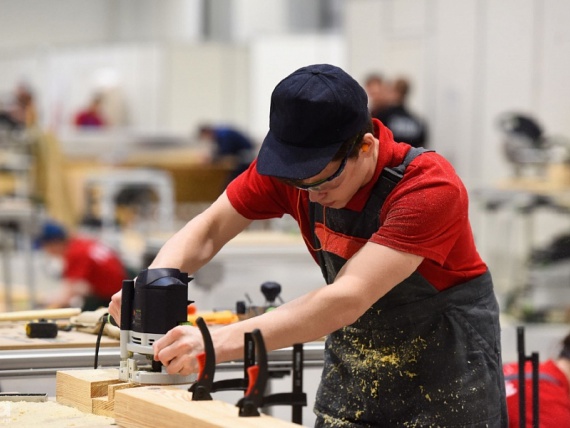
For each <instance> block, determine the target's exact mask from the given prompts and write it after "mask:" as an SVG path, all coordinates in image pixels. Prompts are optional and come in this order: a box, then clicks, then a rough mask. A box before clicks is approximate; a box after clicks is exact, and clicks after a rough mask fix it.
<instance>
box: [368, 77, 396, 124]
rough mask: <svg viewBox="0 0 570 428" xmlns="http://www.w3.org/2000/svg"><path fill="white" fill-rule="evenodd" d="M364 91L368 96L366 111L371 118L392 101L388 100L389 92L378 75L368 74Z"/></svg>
mask: <svg viewBox="0 0 570 428" xmlns="http://www.w3.org/2000/svg"><path fill="white" fill-rule="evenodd" d="M364 89H365V90H366V94H367V95H368V110H370V114H372V117H376V115H377V114H378V113H379V112H380V111H382V110H384V109H385V108H387V107H389V106H390V105H391V103H392V102H393V100H391V99H390V96H391V91H389V90H388V88H387V83H386V82H385V81H384V79H383V78H382V75H380V74H376V73H373V74H369V75H368V76H367V77H366V80H365V82H364Z"/></svg>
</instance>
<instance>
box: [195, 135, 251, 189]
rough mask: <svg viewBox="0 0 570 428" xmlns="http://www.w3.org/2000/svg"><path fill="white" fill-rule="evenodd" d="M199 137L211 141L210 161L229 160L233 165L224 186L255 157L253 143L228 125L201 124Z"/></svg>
mask: <svg viewBox="0 0 570 428" xmlns="http://www.w3.org/2000/svg"><path fill="white" fill-rule="evenodd" d="M199 138H200V139H202V140H206V141H209V142H210V143H213V145H214V146H213V148H212V155H211V157H210V159H209V161H211V162H214V163H215V162H220V161H230V162H231V163H232V164H233V165H234V167H233V169H232V171H231V172H230V174H229V175H228V177H227V179H226V183H225V184H224V188H225V187H226V185H227V184H228V183H230V182H231V181H232V180H233V179H234V178H236V177H237V176H238V175H240V174H241V173H242V172H244V171H245V170H246V169H247V168H248V167H249V165H250V164H251V161H252V160H253V158H254V157H255V155H254V144H253V142H252V141H251V139H250V138H248V137H246V136H245V135H244V134H243V133H242V132H240V131H238V130H236V129H234V128H231V127H228V126H211V125H202V126H200V129H199Z"/></svg>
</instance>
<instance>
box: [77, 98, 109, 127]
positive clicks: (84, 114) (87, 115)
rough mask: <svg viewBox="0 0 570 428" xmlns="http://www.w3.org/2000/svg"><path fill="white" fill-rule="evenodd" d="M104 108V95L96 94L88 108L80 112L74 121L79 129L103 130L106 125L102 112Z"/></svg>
mask: <svg viewBox="0 0 570 428" xmlns="http://www.w3.org/2000/svg"><path fill="white" fill-rule="evenodd" d="M102 106H103V95H102V94H99V93H96V94H94V95H93V96H92V98H91V101H90V102H89V104H88V105H87V107H86V108H85V109H83V110H80V111H79V112H78V113H77V114H76V115H75V118H74V120H73V122H74V124H75V126H77V127H78V128H101V127H104V126H105V125H106V123H105V119H104V118H103V114H102V112H101V108H102Z"/></svg>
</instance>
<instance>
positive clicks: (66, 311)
mask: <svg viewBox="0 0 570 428" xmlns="http://www.w3.org/2000/svg"><path fill="white" fill-rule="evenodd" d="M80 313H81V309H80V308H60V309H37V310H33V311H15V312H5V313H3V314H0V321H31V320H37V319H40V318H44V319H63V318H67V319H69V318H71V317H73V316H76V315H79V314H80Z"/></svg>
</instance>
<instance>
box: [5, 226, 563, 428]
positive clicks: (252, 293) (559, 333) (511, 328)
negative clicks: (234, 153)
mask: <svg viewBox="0 0 570 428" xmlns="http://www.w3.org/2000/svg"><path fill="white" fill-rule="evenodd" d="M262 228H263V227H261V226H260V227H259V229H262ZM113 239H117V236H115V237H114V238H113ZM118 239H119V241H121V240H123V241H125V242H126V244H125V242H123V245H125V246H126V248H127V249H128V247H129V246H131V250H132V251H133V252H132V254H131V257H132V263H136V260H140V258H141V257H142V253H141V251H142V250H141V246H140V242H138V241H137V239H138V238H137V237H136V236H135V235H130V234H128V233H127V234H125V235H124V236H120V237H119V238H118ZM116 242H118V241H116ZM142 248H144V246H143V247H142ZM6 257H7V258H8V262H7V263H0V283H2V282H3V281H4V279H5V276H4V274H5V269H6V268H7V267H8V268H9V269H10V277H11V281H12V284H13V286H12V294H13V300H14V302H13V306H12V309H13V310H25V309H29V300H28V299H27V296H28V285H27V283H26V281H27V280H28V279H29V271H30V270H31V271H32V272H33V278H34V283H35V285H34V289H35V291H34V292H35V293H36V299H37V301H38V303H39V302H41V300H42V298H43V297H44V296H47V295H49V294H50V293H52V292H54V291H56V290H57V288H58V286H59V283H58V280H57V277H56V276H55V274H54V272H55V268H54V266H53V265H51V264H50V261H49V260H48V259H47V258H46V257H45V255H43V254H42V253H41V252H38V251H34V253H33V259H32V266H29V261H28V259H27V258H26V255H25V253H24V252H23V251H21V250H18V249H16V250H15V251H11V252H10V253H8V254H7V255H6ZM292 273H293V275H292ZM268 280H271V281H277V282H280V283H281V284H282V287H283V293H282V296H283V298H284V300H290V299H293V298H295V297H296V296H298V295H300V294H303V293H304V292H306V291H307V290H308V289H310V288H312V287H318V286H320V285H321V276H320V271H319V269H318V267H317V266H316V265H315V264H314V262H313V261H312V259H311V258H310V256H309V255H308V253H307V252H306V250H305V248H304V245H302V243H301V244H300V245H299V246H295V247H292V248H289V249H288V250H287V252H285V253H282V252H280V248H279V247H277V248H275V249H273V250H272V251H268V250H267V247H264V248H259V249H258V250H255V248H253V249H252V248H251V247H248V249H247V251H242V250H241V249H240V248H239V247H236V248H233V249H230V250H228V251H227V252H225V253H221V254H220V257H217V258H215V259H214V260H213V261H212V263H211V265H210V267H209V268H208V269H204V271H203V272H200V273H199V274H198V275H196V279H195V281H193V282H192V283H191V284H192V285H191V287H190V294H191V296H190V297H191V298H192V300H196V301H197V302H199V305H200V306H201V307H202V308H204V309H225V308H234V307H235V302H236V301H237V300H244V299H246V298H251V299H252V300H253V302H254V303H255V304H257V303H259V304H261V303H263V297H262V296H261V293H260V291H259V290H260V288H259V287H260V284H261V283H262V282H264V281H268ZM2 285H4V284H2ZM3 290H5V287H4V288H0V293H2V292H3ZM2 303H4V304H5V299H4V298H3V296H2V294H0V305H1V304H2ZM3 306H4V307H3V308H0V310H5V309H6V307H5V305H3ZM519 325H522V324H521V323H520V322H518V321H517V320H513V319H511V318H509V317H508V316H506V315H503V316H502V346H503V360H504V362H509V361H516V359H517V343H516V339H517V332H516V328H517V326H519ZM569 329H570V328H569V326H568V324H526V325H525V333H526V335H525V337H526V352H527V354H530V353H531V352H538V353H539V355H540V359H541V360H544V359H547V358H551V357H553V356H555V354H556V352H557V345H558V343H559V341H560V340H561V339H562V338H563V337H564V335H565V334H567V332H568V330H569ZM232 376H233V377H235V373H223V374H220V378H223V377H232ZM319 376H320V368H319V367H316V368H315V367H311V368H307V369H306V370H305V391H306V392H307V394H308V397H309V405H308V407H307V408H306V409H305V411H304V416H303V418H304V424H305V425H306V426H312V425H313V423H314V415H313V414H312V405H313V404H314V396H315V393H316V389H317V385H318V381H319ZM290 382H291V380H290V378H289V377H286V378H284V379H277V380H273V381H272V382H271V388H272V391H273V392H281V391H289V390H290V388H291V384H290ZM0 388H1V390H2V391H4V392H6V391H18V392H38V391H41V392H47V393H48V394H50V395H55V379H54V378H53V377H35V378H33V379H32V378H11V379H0ZM223 394H225V395H223V396H222V395H220V397H219V398H220V399H225V400H227V401H230V402H231V401H237V399H238V398H239V396H238V395H235V394H234V393H223ZM236 394H237V393H236ZM271 412H272V414H273V415H274V416H277V417H281V418H283V419H289V418H290V409H288V408H286V407H276V408H275V409H272V410H271Z"/></svg>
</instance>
